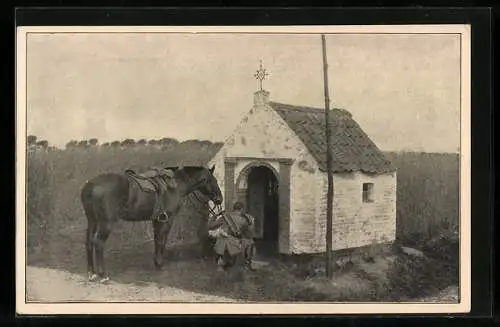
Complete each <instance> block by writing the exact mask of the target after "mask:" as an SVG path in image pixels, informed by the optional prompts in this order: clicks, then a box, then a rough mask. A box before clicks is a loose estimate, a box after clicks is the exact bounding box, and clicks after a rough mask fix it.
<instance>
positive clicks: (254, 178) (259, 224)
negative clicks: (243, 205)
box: [247, 168, 266, 238]
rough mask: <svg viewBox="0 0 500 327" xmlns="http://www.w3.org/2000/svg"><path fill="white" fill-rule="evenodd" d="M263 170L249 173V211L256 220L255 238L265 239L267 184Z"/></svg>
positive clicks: (253, 170)
mask: <svg viewBox="0 0 500 327" xmlns="http://www.w3.org/2000/svg"><path fill="white" fill-rule="evenodd" d="M265 177H266V176H265V175H264V174H262V169H258V168H252V169H251V170H250V172H249V173H248V184H247V185H248V188H247V210H248V213H249V214H251V215H252V216H253V217H254V218H255V234H256V235H255V236H256V238H262V237H263V225H264V213H265V195H266V184H265Z"/></svg>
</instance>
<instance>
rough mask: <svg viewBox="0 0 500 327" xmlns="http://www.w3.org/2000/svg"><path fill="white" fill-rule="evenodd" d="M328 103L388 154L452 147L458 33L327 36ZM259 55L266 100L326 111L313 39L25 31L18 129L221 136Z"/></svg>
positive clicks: (238, 114)
mask: <svg viewBox="0 0 500 327" xmlns="http://www.w3.org/2000/svg"><path fill="white" fill-rule="evenodd" d="M326 42H327V59H328V65H329V67H328V76H329V92H330V98H331V103H332V107H337V108H343V109H346V110H348V111H349V112H351V113H352V115H353V117H354V119H356V121H357V122H358V123H359V124H360V126H361V127H362V128H363V129H364V130H365V132H366V133H367V134H368V135H369V136H370V137H371V138H372V140H373V141H374V142H375V143H376V144H377V145H378V146H379V148H381V149H382V150H385V151H400V150H406V151H427V152H456V151H458V148H459V143H460V39H459V35H438V34H432V35H431V34H418V35H416V34H414V35H387V34H386V35H381V34H364V35H361V34H357V35H353V34H349V35H347V34H332V35H328V36H327V37H326ZM260 60H262V62H263V66H264V68H266V69H267V70H268V71H269V74H270V76H269V78H268V80H265V81H264V83H263V86H264V89H266V90H267V91H269V92H270V99H271V101H276V102H282V103H288V104H293V105H307V106H317V107H319V108H324V89H323V87H324V86H323V62H322V50H321V39H320V36H319V35H305V34H300V35H299V34H295V35H290V34H288V35H278V34H276V35H273V34H271V35H269V34H267V35H262V34H260V35H259V34H181V33H176V34H173V33H170V34H167V33H163V34H152V33H142V34H132V33H128V34H125V33H120V34H117V33H114V34H105V33H102V34H92V33H83V34H61V33H52V34H29V35H28V40H27V129H28V134H34V135H36V136H37V137H38V138H39V139H46V140H48V141H49V143H50V144H52V145H56V146H59V147H64V145H65V144H66V143H67V142H68V141H70V140H83V139H90V138H97V139H99V141H100V142H101V143H103V142H109V141H114V140H124V139H126V138H133V139H141V138H146V139H152V138H163V137H173V138H177V139H178V140H180V141H182V140H187V139H203V140H210V141H224V139H225V138H226V137H228V136H229V135H230V134H231V133H232V132H233V130H234V129H235V127H236V126H237V124H238V123H239V121H240V120H241V119H242V117H243V116H244V115H245V114H246V113H247V112H248V111H249V110H250V109H251V107H252V105H253V93H254V92H255V91H257V90H258V82H257V81H256V79H255V78H254V76H253V74H254V73H255V71H256V70H257V69H258V68H259V61H260Z"/></svg>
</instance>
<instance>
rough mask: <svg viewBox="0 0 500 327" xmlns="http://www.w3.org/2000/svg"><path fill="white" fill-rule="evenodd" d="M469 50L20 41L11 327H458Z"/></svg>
mask: <svg viewBox="0 0 500 327" xmlns="http://www.w3.org/2000/svg"><path fill="white" fill-rule="evenodd" d="M469 29H470V28H469V26H467V25H398V26H396V25H394V26H390V25H386V26H368V25H367V26H307V27H306V26H294V27H285V26H283V27H277V26H275V27H265V26H260V27H235V26H232V27H195V26H183V27H181V26H178V27H173V26H170V27H158V26H157V27H131V26H123V27H120V26H115V27H19V28H18V31H17V66H16V67H17V68H16V69H17V73H16V74H17V90H16V96H17V108H16V117H17V118H16V133H17V140H16V142H17V145H16V146H17V161H16V165H17V166H16V169H17V172H16V180H17V194H16V197H17V198H16V201H17V208H18V209H17V211H16V215H17V217H16V231H17V232H16V233H17V234H16V242H17V243H16V250H17V251H16V287H17V289H16V291H17V311H18V313H28V314H65V313H86V314H93V313H95V314H99V313H101V314H103V313H113V314H162V313H165V314H174V313H175V314H181V313H190V314H193V313H200V314H205V313H245V314H248V313H261V314H265V313H269V314H271V313H272V314H281V313H283V314H286V313H339V314H343V313H346V314H347V313H427V312H429V313H438V312H468V311H469V310H470V203H469V202H470V30H469Z"/></svg>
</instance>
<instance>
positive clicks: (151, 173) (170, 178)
mask: <svg viewBox="0 0 500 327" xmlns="http://www.w3.org/2000/svg"><path fill="white" fill-rule="evenodd" d="M125 173H126V174H127V176H128V177H129V178H131V179H132V180H133V181H134V182H136V183H137V184H138V185H139V187H140V188H141V190H142V191H143V192H146V193H159V192H160V191H163V190H165V189H175V188H177V182H176V181H175V176H174V172H173V171H172V170H171V169H165V168H156V167H153V168H151V169H150V170H148V171H145V172H143V173H137V172H135V171H134V170H132V169H127V170H125Z"/></svg>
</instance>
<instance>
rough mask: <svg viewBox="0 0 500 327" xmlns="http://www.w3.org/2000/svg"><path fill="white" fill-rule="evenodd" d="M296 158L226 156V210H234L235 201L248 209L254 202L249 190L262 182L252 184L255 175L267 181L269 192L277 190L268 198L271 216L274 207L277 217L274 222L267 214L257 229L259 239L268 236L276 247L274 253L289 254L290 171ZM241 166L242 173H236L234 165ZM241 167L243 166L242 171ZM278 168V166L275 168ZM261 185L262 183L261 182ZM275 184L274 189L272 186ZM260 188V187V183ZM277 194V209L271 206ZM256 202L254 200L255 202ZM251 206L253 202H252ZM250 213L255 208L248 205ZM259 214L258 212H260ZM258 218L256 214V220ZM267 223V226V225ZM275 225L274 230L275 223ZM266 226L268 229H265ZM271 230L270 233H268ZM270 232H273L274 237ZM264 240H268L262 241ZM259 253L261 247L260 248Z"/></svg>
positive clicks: (254, 210) (275, 205)
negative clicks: (266, 218) (253, 185)
mask: <svg viewBox="0 0 500 327" xmlns="http://www.w3.org/2000/svg"><path fill="white" fill-rule="evenodd" d="M292 162H293V160H291V159H267V158H266V159H260V158H241V157H240V158H234V157H233V158H225V178H224V179H225V200H226V201H225V206H226V209H228V210H231V207H232V205H233V204H234V202H236V201H241V202H243V203H244V204H245V207H246V208H248V205H249V201H254V199H251V195H249V193H248V190H249V188H250V191H252V184H259V183H258V182H255V181H254V182H252V181H250V183H249V177H250V179H253V178H256V179H259V175H260V179H261V181H260V182H263V181H264V182H265V181H267V182H268V183H269V184H268V185H267V186H268V187H270V189H269V188H267V189H266V188H263V189H266V190H267V191H268V192H271V193H272V192H273V191H274V192H275V193H274V194H269V198H267V199H268V200H269V201H270V203H269V204H268V206H267V210H269V211H268V212H267V213H268V216H272V213H273V210H274V211H275V212H277V213H276V214H275V217H274V222H273V221H272V218H270V219H269V220H267V221H266V220H265V217H264V218H263V219H262V221H261V222H260V223H261V225H260V226H256V227H258V228H259V227H260V230H258V232H259V234H258V239H261V240H262V239H266V240H267V241H269V242H272V243H273V244H274V246H273V247H275V249H273V250H271V252H274V253H276V252H279V253H289V243H290V178H291V176H290V173H291V165H292ZM237 165H239V169H238V170H239V172H238V174H237V176H235V175H236V174H235V168H236V166H237ZM241 166H243V168H242V169H241V170H240V168H241ZM276 168H279V169H276ZM261 186H262V185H261ZM273 187H274V188H275V189H273ZM257 188H259V187H258V186H257ZM273 196H274V201H275V202H274V208H273V205H272V203H271V202H272V201H273V200H272V199H273ZM254 203H255V202H254ZM250 205H253V204H252V203H250ZM249 209H250V210H248V211H249V212H250V213H252V211H253V213H254V214H255V212H256V209H255V208H253V209H252V208H249ZM257 212H258V210H257ZM257 215H258V214H257ZM257 218H258V217H256V219H257ZM266 223H268V225H266ZM273 223H274V224H275V226H274V228H275V230H274V231H273V225H272V224H273ZM266 226H267V228H268V230H267V231H266V230H265V227H266ZM268 232H269V233H270V234H268ZM271 234H272V235H274V240H272V238H273V237H271ZM262 243H265V242H262ZM258 252H259V249H258Z"/></svg>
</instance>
